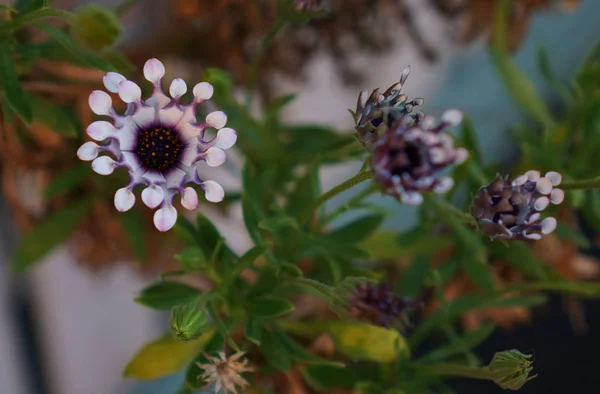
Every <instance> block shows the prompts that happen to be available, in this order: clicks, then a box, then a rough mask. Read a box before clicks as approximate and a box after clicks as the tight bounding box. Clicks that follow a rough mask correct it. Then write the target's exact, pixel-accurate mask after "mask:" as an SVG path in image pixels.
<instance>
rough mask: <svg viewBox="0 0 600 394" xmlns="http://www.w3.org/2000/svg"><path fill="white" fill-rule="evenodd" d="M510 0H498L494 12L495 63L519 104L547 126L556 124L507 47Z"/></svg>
mask: <svg viewBox="0 0 600 394" xmlns="http://www.w3.org/2000/svg"><path fill="white" fill-rule="evenodd" d="M508 12H509V2H508V1H506V0H502V1H498V2H497V3H496V9H495V13H494V34H493V37H494V41H493V46H492V48H491V50H490V54H491V58H492V61H493V64H494V65H495V66H496V70H497V71H498V74H499V75H500V77H501V78H502V80H503V81H504V84H505V86H506V88H507V89H508V91H509V93H510V94H511V95H512V97H513V99H514V100H515V101H516V102H517V103H518V104H519V106H520V107H521V108H522V109H523V110H524V111H525V112H527V113H528V114H529V115H530V116H531V117H532V118H533V119H535V120H536V121H538V122H539V123H540V124H542V125H543V126H545V127H547V128H551V127H552V126H554V119H553V118H552V114H551V113H550V110H549V109H548V107H547V106H546V104H545V103H544V101H543V100H542V99H541V97H540V96H539V94H538V93H537V91H536V90H535V86H534V85H533V83H532V82H531V81H530V80H529V78H528V77H527V76H526V75H525V74H524V73H523V71H521V69H520V68H519V66H517V64H516V63H515V62H514V61H513V60H512V58H511V56H510V54H509V53H508V51H507V48H506V43H505V42H506V39H505V37H506V26H507V20H508Z"/></svg>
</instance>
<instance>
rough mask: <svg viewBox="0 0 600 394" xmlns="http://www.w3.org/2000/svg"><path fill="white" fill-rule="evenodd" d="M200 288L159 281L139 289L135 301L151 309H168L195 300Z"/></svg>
mask: <svg viewBox="0 0 600 394" xmlns="http://www.w3.org/2000/svg"><path fill="white" fill-rule="evenodd" d="M200 294H202V293H201V292H200V290H197V289H194V288H193V287H189V286H187V285H184V284H183V283H178V282H159V283H155V284H153V285H150V286H148V287H146V288H145V289H143V290H142V291H140V293H139V295H138V297H137V298H136V299H135V302H137V303H138V304H142V305H144V306H147V307H149V308H152V309H158V310H170V309H171V308H173V307H174V306H175V305H179V304H187V303H189V302H192V301H194V300H196V299H197V298H198V297H199V296H200Z"/></svg>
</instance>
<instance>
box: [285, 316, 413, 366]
mask: <svg viewBox="0 0 600 394" xmlns="http://www.w3.org/2000/svg"><path fill="white" fill-rule="evenodd" d="M279 324H280V326H281V327H282V328H283V329H284V330H286V331H288V332H290V333H292V334H294V335H298V336H300V337H305V338H310V339H314V338H316V337H317V336H319V335H321V334H323V333H327V334H328V335H329V336H330V337H331V339H333V341H334V342H335V345H336V346H335V348H336V350H337V352H339V353H340V354H343V355H345V356H347V357H349V358H350V359H351V360H354V361H358V360H368V361H374V362H378V363H389V362H393V361H395V360H397V359H398V357H400V356H403V357H408V356H409V355H410V349H409V348H408V344H407V343H406V340H405V339H404V337H403V336H402V334H400V333H399V332H398V331H396V330H388V329H385V328H383V327H378V326H372V325H370V324H365V323H359V322H351V321H348V322H344V321H325V320H322V321H313V322H300V321H291V320H280V321H279Z"/></svg>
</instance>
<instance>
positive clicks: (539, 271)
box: [490, 242, 548, 279]
mask: <svg viewBox="0 0 600 394" xmlns="http://www.w3.org/2000/svg"><path fill="white" fill-rule="evenodd" d="M490 250H491V251H492V253H493V254H494V255H496V256H499V257H500V258H502V260H503V261H505V262H506V263H508V264H509V265H510V266H511V267H513V268H514V269H516V270H517V271H519V272H522V273H523V274H525V275H527V277H529V278H534V279H548V274H547V273H546V271H545V270H544V267H543V265H544V263H543V262H541V261H539V260H537V259H536V258H535V257H534V256H533V253H532V252H531V249H530V248H529V247H528V246H527V245H525V244H524V243H519V242H512V243H510V244H509V245H508V246H505V245H503V244H501V243H499V242H493V243H492V244H491V245H490Z"/></svg>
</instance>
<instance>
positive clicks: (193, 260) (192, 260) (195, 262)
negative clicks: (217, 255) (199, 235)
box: [175, 247, 206, 272]
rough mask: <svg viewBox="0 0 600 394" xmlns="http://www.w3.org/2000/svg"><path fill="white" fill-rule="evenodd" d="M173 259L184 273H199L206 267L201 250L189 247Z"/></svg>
mask: <svg viewBox="0 0 600 394" xmlns="http://www.w3.org/2000/svg"><path fill="white" fill-rule="evenodd" d="M175 259H177V261H179V264H181V266H182V267H183V268H184V269H185V270H186V271H192V272H194V271H200V270H201V269H202V268H204V267H206V256H205V255H204V252H203V251H202V249H200V248H198V247H190V248H187V249H184V250H183V251H182V252H181V253H179V254H177V255H175Z"/></svg>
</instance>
